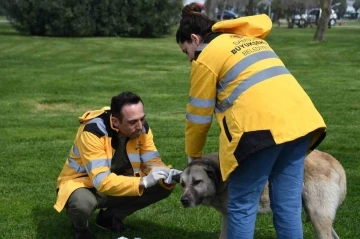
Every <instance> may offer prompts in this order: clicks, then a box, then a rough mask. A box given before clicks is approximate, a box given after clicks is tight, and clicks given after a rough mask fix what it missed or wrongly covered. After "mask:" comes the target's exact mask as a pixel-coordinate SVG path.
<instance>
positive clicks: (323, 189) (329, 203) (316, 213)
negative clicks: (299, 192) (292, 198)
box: [303, 180, 340, 239]
mask: <svg viewBox="0 0 360 239" xmlns="http://www.w3.org/2000/svg"><path fill="white" fill-rule="evenodd" d="M339 195H340V189H339V186H338V185H337V184H336V183H333V182H329V181H316V180H307V181H306V182H305V184H304V188H303V203H304V207H305V211H306V212H307V214H308V217H309V219H310V221H311V224H312V225H313V227H314V229H315V231H316V235H317V238H318V239H335V238H336V239H338V236H337V235H336V232H335V231H334V229H333V227H332V226H333V222H334V220H335V215H336V210H337V207H338V205H339V200H340V198H339Z"/></svg>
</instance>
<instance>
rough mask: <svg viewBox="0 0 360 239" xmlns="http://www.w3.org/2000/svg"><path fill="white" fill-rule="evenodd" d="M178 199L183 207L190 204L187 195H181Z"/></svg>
mask: <svg viewBox="0 0 360 239" xmlns="http://www.w3.org/2000/svg"><path fill="white" fill-rule="evenodd" d="M180 201H181V203H182V205H183V207H189V206H190V200H189V198H188V197H182V198H181V200H180Z"/></svg>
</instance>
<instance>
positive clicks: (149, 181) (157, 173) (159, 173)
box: [142, 167, 169, 188]
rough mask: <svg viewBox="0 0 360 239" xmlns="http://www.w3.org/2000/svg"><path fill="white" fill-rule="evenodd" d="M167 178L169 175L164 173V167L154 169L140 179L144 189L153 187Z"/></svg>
mask: <svg viewBox="0 0 360 239" xmlns="http://www.w3.org/2000/svg"><path fill="white" fill-rule="evenodd" d="M168 176H169V173H168V172H166V171H165V167H155V168H153V169H152V170H151V171H150V173H149V174H148V175H147V176H145V177H143V178H142V181H143V184H144V187H145V188H150V187H152V186H154V185H155V184H156V183H157V182H158V181H159V180H160V179H165V178H167V177H168Z"/></svg>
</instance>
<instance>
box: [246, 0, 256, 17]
mask: <svg viewBox="0 0 360 239" xmlns="http://www.w3.org/2000/svg"><path fill="white" fill-rule="evenodd" d="M252 15H254V0H249V4H248V6H247V16H252Z"/></svg>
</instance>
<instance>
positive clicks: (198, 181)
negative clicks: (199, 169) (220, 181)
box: [193, 180, 202, 185]
mask: <svg viewBox="0 0 360 239" xmlns="http://www.w3.org/2000/svg"><path fill="white" fill-rule="evenodd" d="M201 182H202V180H195V181H194V182H193V185H198V184H199V183H201Z"/></svg>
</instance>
